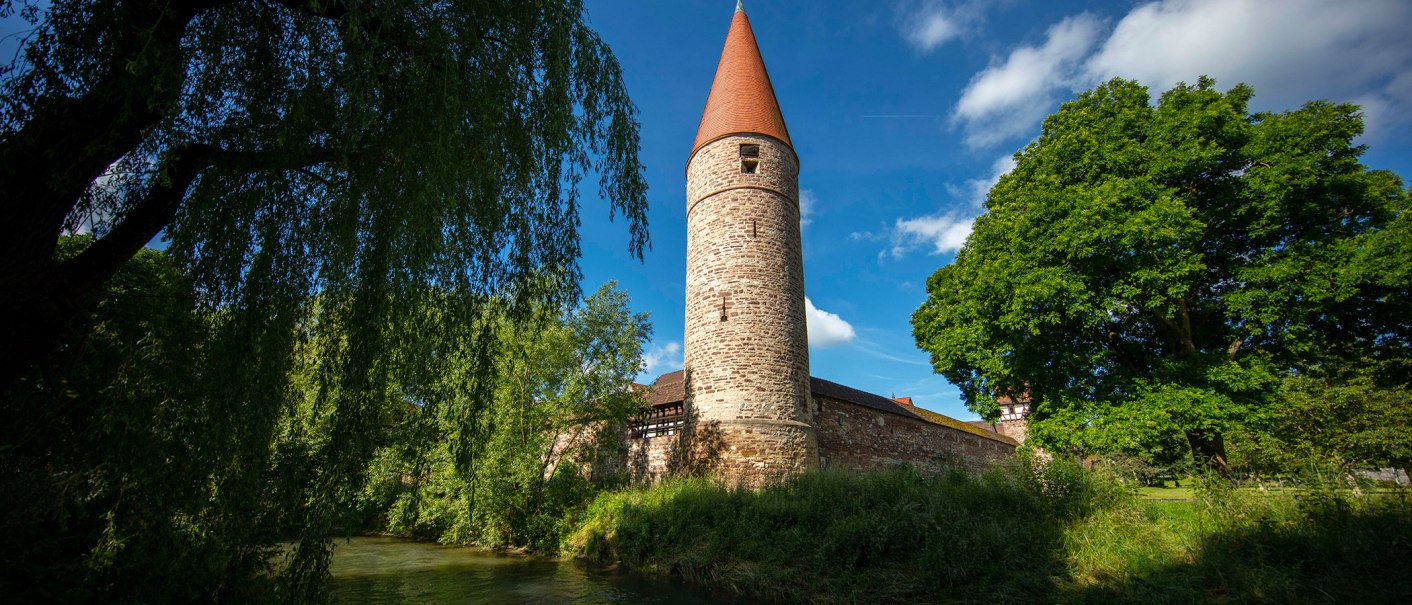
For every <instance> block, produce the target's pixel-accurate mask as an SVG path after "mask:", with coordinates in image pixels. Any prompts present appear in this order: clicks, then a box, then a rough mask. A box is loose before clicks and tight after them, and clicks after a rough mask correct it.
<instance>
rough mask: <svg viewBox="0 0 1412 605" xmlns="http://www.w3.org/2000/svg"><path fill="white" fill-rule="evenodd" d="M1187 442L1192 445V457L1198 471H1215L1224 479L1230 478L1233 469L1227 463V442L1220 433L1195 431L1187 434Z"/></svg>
mask: <svg viewBox="0 0 1412 605" xmlns="http://www.w3.org/2000/svg"><path fill="white" fill-rule="evenodd" d="M1186 440H1187V443H1189V444H1191V455H1192V458H1193V459H1195V461H1196V467H1197V468H1198V469H1201V470H1204V471H1215V472H1216V473H1217V474H1219V475H1221V476H1222V477H1230V475H1231V467H1230V464H1228V463H1227V462H1226V440H1225V439H1224V438H1222V437H1221V434H1220V433H1218V432H1215V431H1206V430H1201V429H1193V430H1189V431H1187V432H1186Z"/></svg>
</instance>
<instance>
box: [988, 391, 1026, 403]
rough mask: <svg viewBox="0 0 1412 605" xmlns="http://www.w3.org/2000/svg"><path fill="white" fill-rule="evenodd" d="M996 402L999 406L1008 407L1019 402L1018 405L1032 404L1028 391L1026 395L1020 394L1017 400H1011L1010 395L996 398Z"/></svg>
mask: <svg viewBox="0 0 1412 605" xmlns="http://www.w3.org/2000/svg"><path fill="white" fill-rule="evenodd" d="M995 402H996V403H998V404H1001V405H1007V404H1011V403H1016V402H1018V403H1030V394H1029V392H1028V391H1027V392H1024V393H1020V396H1019V397H1017V398H1011V397H1010V396H1009V395H1001V396H999V397H996V398H995Z"/></svg>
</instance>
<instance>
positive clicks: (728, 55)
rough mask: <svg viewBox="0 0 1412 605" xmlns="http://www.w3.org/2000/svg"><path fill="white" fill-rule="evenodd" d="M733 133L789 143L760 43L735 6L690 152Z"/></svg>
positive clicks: (693, 152)
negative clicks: (759, 135)
mask: <svg viewBox="0 0 1412 605" xmlns="http://www.w3.org/2000/svg"><path fill="white" fill-rule="evenodd" d="M737 133H757V134H763V135H768V136H771V137H774V138H776V139H779V140H780V141H783V142H784V143H785V144H786V145H790V146H793V143H790V141H789V130H788V129H786V128H785V125H784V115H783V114H781V113H780V105H779V102H778V101H776V100H775V89H774V87H772V86H770V74H768V73H766V71H765V61H764V59H762V58H761V57H760V47H759V46H758V45H756V44H755V33H754V31H752V30H751V29H750V19H749V18H748V17H746V16H745V11H744V10H743V9H741V8H740V7H739V6H737V7H736V11H735V16H734V17H733V18H732V19H731V28H730V32H729V33H727V34H726V45H725V48H723V49H721V61H720V63H718V64H717V65H716V79H715V81H714V82H712V83H711V94H710V96H708V97H707V98H706V110H705V111H704V112H702V114H701V125H700V126H699V127H698V128H697V129H696V142H695V143H693V144H692V145H691V153H692V154H695V153H696V150H697V149H700V148H701V146H702V145H705V144H706V143H709V142H711V141H713V140H716V139H718V138H721V137H723V136H725V135H728V134H737Z"/></svg>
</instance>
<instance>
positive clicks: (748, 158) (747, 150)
mask: <svg viewBox="0 0 1412 605" xmlns="http://www.w3.org/2000/svg"><path fill="white" fill-rule="evenodd" d="M759 165H760V146H759V145H755V144H753V143H746V144H744V145H741V146H740V173H741V174H755V169H756V168H757V167H758V166H759Z"/></svg>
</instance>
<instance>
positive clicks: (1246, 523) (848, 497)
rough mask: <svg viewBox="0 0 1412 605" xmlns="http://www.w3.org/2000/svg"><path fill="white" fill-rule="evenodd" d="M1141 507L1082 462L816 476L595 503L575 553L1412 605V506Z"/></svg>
mask: <svg viewBox="0 0 1412 605" xmlns="http://www.w3.org/2000/svg"><path fill="white" fill-rule="evenodd" d="M1196 494H1197V498H1196V500H1194V501H1191V502H1150V501H1143V500H1141V499H1140V498H1138V497H1137V495H1136V494H1135V493H1133V492H1132V491H1130V490H1128V489H1126V488H1124V487H1123V486H1121V485H1119V484H1117V483H1116V482H1112V481H1108V480H1105V479H1102V478H1100V477H1097V476H1094V475H1092V474H1090V473H1088V472H1085V471H1083V470H1081V469H1078V468H1077V467H1074V466H1070V465H1066V464H1062V463H1058V464H1051V465H1047V466H1026V465H1016V466H1015V467H1014V468H1010V469H1007V470H1004V471H995V472H992V473H989V474H986V475H984V476H980V477H976V476H972V475H969V474H966V473H961V472H957V473H952V474H947V475H943V476H939V477H922V476H919V475H917V474H915V473H911V472H908V471H895V472H889V473H878V474H872V475H846V474H836V473H818V474H813V475H808V476H804V477H801V478H798V479H795V480H793V481H790V482H788V483H785V484H783V485H780V486H777V487H774V488H771V489H766V490H763V491H760V492H750V491H740V490H729V489H724V488H722V487H719V486H717V485H714V484H712V483H710V482H708V481H703V480H677V481H670V482H666V483H663V484H660V485H657V486H654V487H650V488H642V489H626V490H620V491H616V492H612V493H608V494H604V495H601V496H599V497H598V498H597V499H596V500H595V501H594V502H593V503H592V504H591V505H590V506H589V507H588V508H587V510H586V511H585V512H584V513H583V516H582V519H581V522H580V523H579V526H578V528H577V529H576V530H575V531H574V532H573V533H572V534H571V535H570V536H569V537H568V538H567V539H566V541H565V546H564V552H565V553H566V554H570V555H574V556H581V557H586V558H588V559H590V560H593V561H598V562H622V563H625V564H627V565H630V566H632V567H634V568H637V569H641V570H645V571H648V572H652V573H658V574H664V575H671V576H676V577H680V578H684V579H686V580H688V581H691V582H697V583H700V584H704V585H709V586H717V587H727V588H730V589H732V590H734V591H736V592H739V593H741V594H747V595H752V596H757V597H763V598H767V599H772V600H777V601H782V602H806V603H856V602H876V603H915V602H957V603H959V602H987V603H1030V602H1050V603H1124V602H1158V603H1172V602H1176V603H1184V602H1203V603H1204V602H1216V603H1223V602H1224V603H1245V602H1270V603H1288V602H1358V603H1396V602H1412V576H1409V574H1407V573H1406V572H1407V570H1408V568H1407V565H1408V561H1412V499H1409V494H1408V493H1407V492H1406V491H1400V492H1395V493H1391V494H1380V495H1377V496H1372V497H1368V496H1356V495H1353V494H1351V493H1349V492H1346V491H1341V490H1337V489H1325V490H1321V489H1310V490H1305V491H1303V492H1301V493H1300V494H1297V495H1295V494H1251V493H1248V492H1243V491H1239V490H1235V489H1230V488H1224V487H1221V486H1206V487H1203V488H1202V489H1199V490H1197V492H1196Z"/></svg>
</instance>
